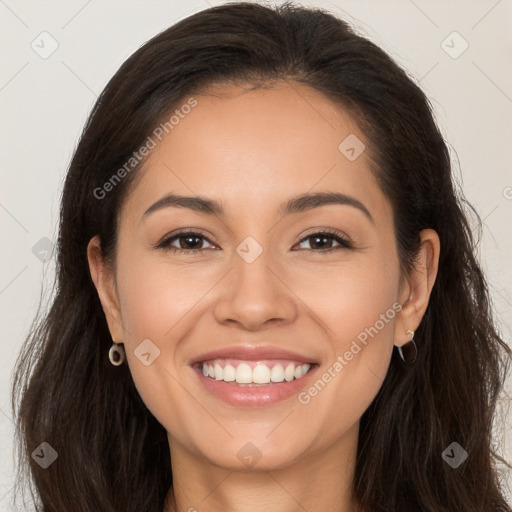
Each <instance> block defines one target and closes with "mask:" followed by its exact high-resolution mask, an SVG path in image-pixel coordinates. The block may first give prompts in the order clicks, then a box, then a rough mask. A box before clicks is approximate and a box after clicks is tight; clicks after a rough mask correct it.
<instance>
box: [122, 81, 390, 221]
mask: <svg viewBox="0 0 512 512" xmlns="http://www.w3.org/2000/svg"><path fill="white" fill-rule="evenodd" d="M191 96H192V97H193V98H194V99H195V101H196V102H197V105H196V106H195V107H194V108H193V109H190V110H189V109H187V110H189V112H188V113H187V114H183V115H182V116H181V117H180V120H179V123H177V124H176V125H174V126H173V128H172V130H169V133H167V134H166V135H165V136H164V137H163V138H162V140H161V141H157V145H156V147H155V148H154V149H152V151H151V153H150V155H149V158H148V159H147V160H146V162H145V165H144V167H143V168H142V169H141V170H140V171H139V172H140V173H141V174H140V176H139V177H138V179H137V180H136V182H135V184H134V187H133V190H132V191H131V193H130V195H129V197H128V199H127V201H131V202H134V203H140V207H141V208H142V207H143V205H146V204H147V203H148V202H150V201H154V200H157V199H158V198H159V197H160V196H163V195H164V194H166V193H170V192H174V193H180V194H186V195H189V196H190V195H194V194H196V195H201V196H208V197H212V198H216V199H220V200H221V201H222V202H223V203H225V204H226V210H227V211H228V213H229V210H230V209H231V210H232V211H237V212H240V213H243V212H247V213H249V212H250V211H252V212H253V213H254V212H255V211H259V210H261V208H262V206H263V205H264V204H267V203H268V204H269V205H272V204H277V203H281V202H282V201H283V200H285V199H286V198H288V197H290V196H293V195H297V194H301V193H305V192H308V191H311V192H314V191H315V190H317V189H318V190H320V189H322V190H325V189H329V190H333V191H338V192H342V193H350V194H352V195H356V196H359V197H362V196H364V197H367V198H369V200H370V202H374V203H376V204H377V206H378V203H379V201H380V202H382V201H383V199H384V198H383V197H382V194H381V193H380V190H379V189H378V186H377V183H376V181H375V178H374V176H373V175H372V173H371V171H370V167H369V156H368V151H367V150H363V151H362V152H361V153H360V155H359V156H358V157H357V158H355V159H353V158H348V157H347V153H346V152H345V150H346V149H347V145H348V146H353V147H355V150H356V151H357V152H358V153H359V152H360V151H361V150H362V148H366V149H368V143H367V141H366V140H365V137H364V134H363V133H361V131H360V129H359V128H358V126H357V124H356V122H355V121H354V120H353V119H352V118H351V117H350V116H349V115H348V114H347V113H346V112H345V111H344V110H343V108H342V107H341V106H340V105H337V104H335V103H333V102H332V101H331V100H329V99H328V98H326V97H325V96H324V95H322V94H321V93H319V92H318V91H315V90H314V89H311V88H310V87H308V86H306V85H304V84H300V83H297V82H293V83H292V82H284V81H283V82H280V83H276V84H273V85H272V86H270V87H268V86H267V87H264V88H256V89H252V90H251V86H244V85H217V86H215V87H210V88H208V89H207V90H204V91H202V92H201V93H198V94H192V95H191ZM188 99H189V97H185V98H184V100H183V104H185V103H186V102H187V100H188ZM177 108H178V109H179V105H178V106H177ZM345 141H349V143H345ZM348 156H353V155H351V154H350V153H349V154H348ZM130 210H133V209H132V208H130V209H129V211H130Z"/></svg>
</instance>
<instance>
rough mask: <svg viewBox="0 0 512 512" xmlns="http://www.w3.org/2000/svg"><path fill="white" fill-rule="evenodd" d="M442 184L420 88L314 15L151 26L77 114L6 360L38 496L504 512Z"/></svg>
mask: <svg viewBox="0 0 512 512" xmlns="http://www.w3.org/2000/svg"><path fill="white" fill-rule="evenodd" d="M458 194H460V192H456V191H455V190H454V185H453V183H452V181H451V173H450V159H449V154H448V151H447V148H446V145H445V143H444V141H443V138H442V136H441V134H440V132H439V130H438V128H437V127H436V125H435V123H434V121H433V117H432V113H431V110H430V107H429V103H428V100H427V99H426V97H425V95H424V94H423V93H422V91H421V90H420V89H419V88H418V87H417V86H416V85H415V84H414V83H413V82H412V81H411V80H410V79H409V78H408V77H407V75H406V73H405V72H404V71H403V70H402V69H401V68H399V67H398V65H397V64H396V63H395V62H393V61H392V60H391V59H390V57H389V56H388V55H387V54H386V53H384V52H383V51H382V50H381V49H379V48H378V47H377V46H375V45H374V44H373V43H371V42H369V41H368V40H366V39H364V38H362V37H360V36H358V35H356V34H355V33H354V32H353V31H352V30H351V28H350V27H349V26H348V25H347V24H346V23H345V22H343V21H342V20H339V19H337V18H335V17H333V16H332V15H330V14H329V13H327V12H323V11H321V10H315V9H306V8H303V7H297V6H293V5H289V4H285V5H282V6H280V7H276V8H267V7H264V6H261V5H257V4H252V3H234V4H229V5H223V6H219V7H215V8H211V9H207V10H205V11H202V12H199V13H197V14H195V15H193V16H190V17H188V18H186V19H184V20H182V21H180V22H179V23H177V24H176V25H174V26H173V27H171V28H169V29H168V30H166V31H164V32H162V33H161V34H159V35H157V36H156V37H154V38H153V39H151V40H150V41H149V42H148V43H146V44H145V45H144V46H143V47H142V48H140V49H139V50H138V51H136V52H135V53H134V54H133V55H132V56H131V57H130V58H129V59H128V60H127V61H126V62H125V63H124V64H123V65H122V66H121V68H120V69H119V71H118V72H117V73H116V74H115V76H114V77H113V78H112V80H111V81H110V82H109V84H108V85H107V87H106V88H105V90H104V91H103V93H102V94H101V96H100V98H99V100H98V102H97V104H96V105H95V107H94V109H93V112H92V114H91V116H90V118H89V120H88V122H87V125H86V127H85V130H84V133H83V135H82V138H81V140H80V143H79V145H78V147H77V149H76V152H75V154H74V157H73V160H72V162H71V165H70V169H69V172H68V175H67V178H66V182H65V186H64V192H63V197H62V209H61V224H60V235H59V248H58V275H57V282H58V289H57V294H56V297H55V300H54V302H53V305H52V307H51V309H50V311H49V312H48V314H47V316H46V317H45V318H44V319H42V321H41V322H40V323H39V324H37V325H36V327H35V328H34V330H33V332H32V334H31V336H30V337H29V339H28V340H27V344H26V345H25V348H24V351H23V353H22V354H21V357H20V360H19V363H18V368H17V372H18V373H17V379H16V381H15V383H14V402H15V406H16V404H18V402H19V404H18V405H17V411H16V412H17V420H18V424H19V437H20V443H21V445H20V446H21V448H22V450H23V453H24V454H25V455H26V463H27V464H29V465H30V470H31V478H32V479H33V482H34V484H35V493H36V495H37V497H38V498H37V499H38V500H39V501H40V507H41V508H40V509H39V510H44V511H46V512H49V511H93V510H94V511H98V510H101V511H155V512H157V511H158V512H161V511H162V510H164V511H167V512H171V511H172V512H177V511H187V510H188V511H194V510H196V511H202V510H209V511H225V510H233V511H252V510H265V511H281V512H283V511H284V512H287V511H295V510H307V511H317V510H332V511H339V512H355V511H358V512H368V511H371V512H375V511H390V512H391V511H393V512H410V511H429V512H445V511H446V512H448V511H453V510H457V511H464V512H470V511H471V512H473V511H475V512H476V511H479V512H481V511H510V508H509V507H508V506H507V504H506V502H505V498H504V497H503V495H502V492H503V490H502V489H501V488H500V481H499V479H498V472H497V467H496V462H499V461H501V462H505V461H503V460H501V459H500V458H499V457H498V456H497V455H496V454H495V453H494V451H493V448H492V446H491V426H492V420H493V415H494V408H495V405H496V403H497V399H498V395H499V392H500V390H501V388H502V384H503V382H504V378H505V374H506V370H507V367H508V363H509V361H510V356H511V351H510V349H509V348H508V347H507V345H506V344H505V343H504V342H503V340H501V339H500V337H499V335H498V334H497V332H496V330H495V327H494V325H493V319H492V314H491V309H490V306H489V296H488V291H487V285H486V281H485V279H484V277H483V274H482V271H481V269H480V267H479V265H478V263H477V260H476V258H475V254H474V247H473V245H474V244H473V239H472V235H471V232H470V229H469V226H468V220H467V217H466V214H465V212H464V210H463V209H462V199H458V198H457V195H458ZM32 367H33V371H31V372H30V371H29V369H32ZM20 470H21V471H23V468H22V467H21V468H20Z"/></svg>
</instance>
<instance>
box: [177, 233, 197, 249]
mask: <svg viewBox="0 0 512 512" xmlns="http://www.w3.org/2000/svg"><path fill="white" fill-rule="evenodd" d="M183 239H185V240H186V242H185V246H184V244H180V245H181V248H182V249H190V246H192V248H195V247H194V246H195V245H197V243H195V244H194V242H190V241H191V240H196V242H197V241H199V247H200V246H201V239H200V238H199V237H198V236H183V237H181V240H183ZM187 244H188V246H187Z"/></svg>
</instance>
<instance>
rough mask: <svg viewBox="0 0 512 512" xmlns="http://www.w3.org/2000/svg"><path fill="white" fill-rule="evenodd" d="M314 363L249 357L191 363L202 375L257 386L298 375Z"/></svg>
mask: <svg viewBox="0 0 512 512" xmlns="http://www.w3.org/2000/svg"><path fill="white" fill-rule="evenodd" d="M313 366H315V363H302V362H299V361H292V360H288V359H267V360H260V361H250V360H241V359H220V358H217V359H210V360H207V361H200V362H198V363H195V364H194V365H193V367H194V368H195V370H196V371H198V372H200V373H201V374H202V375H203V376H204V377H206V378H208V379H212V380H216V381H222V382H225V383H226V384H230V385H231V386H238V387H261V386H272V385H276V384H281V383H286V382H292V381H295V380H299V379H302V378H303V377H304V376H305V375H307V374H308V372H309V371H310V370H311V368H312V367H313Z"/></svg>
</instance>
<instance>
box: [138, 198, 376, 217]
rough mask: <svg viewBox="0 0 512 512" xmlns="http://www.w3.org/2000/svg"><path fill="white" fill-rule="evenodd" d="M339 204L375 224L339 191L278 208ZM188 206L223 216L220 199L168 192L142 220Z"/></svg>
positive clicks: (361, 206)
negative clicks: (349, 207)
mask: <svg viewBox="0 0 512 512" xmlns="http://www.w3.org/2000/svg"><path fill="white" fill-rule="evenodd" d="M330 204H338V205H346V206H352V207H354V208H357V209H358V210H360V211H361V212H362V213H364V215H365V216H366V217H367V218H368V219H369V220H370V221H371V222H372V224H375V221H374V219H373V217H372V215H371V214H370V212H369V210H368V208H366V206H365V205H364V204H363V203H361V201H359V200H357V199H356V198H354V197H351V196H347V195H346V194H341V193H338V192H316V193H312V194H302V195H299V196H296V197H293V198H292V199H290V200H289V201H287V202H285V203H283V204H281V205H280V206H279V208H278V210H277V214H278V215H280V216H285V215H290V214H293V213H301V212H305V211H307V210H312V209H313V208H318V207H320V206H325V205H330ZM171 207H173V208H188V209H190V210H193V211H196V212H199V213H203V214H206V215H218V216H223V215H224V214H225V211H224V208H223V206H222V205H221V203H219V202H218V201H215V200H213V199H208V198H205V197H201V196H181V195H177V194H168V195H166V196H164V197H162V198H161V199H159V200H158V201H157V202H156V203H154V204H152V205H151V206H150V207H149V208H148V209H147V210H146V211H145V212H144V213H143V215H142V217H141V220H143V219H144V218H146V217H147V216H148V215H150V214H151V213H153V212H155V211H157V210H161V209H163V208H171Z"/></svg>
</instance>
